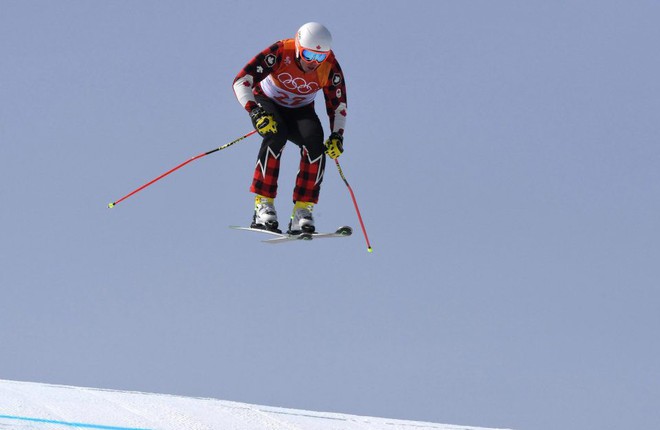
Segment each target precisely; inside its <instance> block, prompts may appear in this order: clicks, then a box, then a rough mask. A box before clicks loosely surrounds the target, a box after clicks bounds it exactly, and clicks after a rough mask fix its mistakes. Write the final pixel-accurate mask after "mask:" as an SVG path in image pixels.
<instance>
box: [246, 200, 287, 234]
mask: <svg viewBox="0 0 660 430" xmlns="http://www.w3.org/2000/svg"><path fill="white" fill-rule="evenodd" d="M278 225H279V223H278V222H277V212H276V211H275V199H273V198H271V197H265V196H261V195H259V194H257V195H256V196H255V197H254V216H253V217H252V224H251V225H250V227H252V228H258V229H260V230H269V231H274V232H275V233H282V230H280V229H278V228H277V227H278Z"/></svg>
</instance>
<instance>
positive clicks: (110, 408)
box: [0, 380, 476, 430]
mask: <svg viewBox="0 0 660 430" xmlns="http://www.w3.org/2000/svg"><path fill="white" fill-rule="evenodd" d="M72 428H79V429H97V430H142V429H154V430H155V429H161V430H209V429H215V430H257V429H259V430H260V429H264V430H302V429H305V430H385V429H387V430H424V429H438V430H476V427H462V426H452V425H444V424H433V423H424V422H415V421H402V420H393V419H385V418H372V417H361V416H354V415H345V414H337V413H324V412H310V411H303V410H295V409H284V408H276V407H267V406H257V405H249V404H245V403H236V402H228V401H222V400H215V399H201V398H189V397H180V396H171V395H163V394H148V393H137V392H125V391H112V390H101V389H93V388H80V387H68V386H58V385H47V384H37V383H29V382H15V381H4V380H0V429H2V430H4V429H11V430H17V429H21V430H22V429H39V430H64V429H72Z"/></svg>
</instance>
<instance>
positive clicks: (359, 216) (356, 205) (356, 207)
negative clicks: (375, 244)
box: [335, 158, 374, 252]
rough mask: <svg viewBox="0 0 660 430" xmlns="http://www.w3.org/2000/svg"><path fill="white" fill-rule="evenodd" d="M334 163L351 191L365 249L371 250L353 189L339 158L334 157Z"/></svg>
mask: <svg viewBox="0 0 660 430" xmlns="http://www.w3.org/2000/svg"><path fill="white" fill-rule="evenodd" d="M335 164H336V165H337V170H339V176H341V179H342V180H343V181H344V183H345V184H346V186H347V187H348V191H349V192H350V193H351V199H353V206H355V212H357V216H358V220H359V221H360V227H362V233H364V240H366V241H367V251H369V252H373V251H374V250H373V248H372V247H371V243H369V236H367V230H366V229H365V228H364V222H362V215H360V208H358V204H357V201H356V200H355V194H354V193H353V189H352V188H351V186H350V185H349V184H348V181H347V180H346V176H344V172H343V171H342V170H341V166H340V165H339V160H337V159H336V158H335Z"/></svg>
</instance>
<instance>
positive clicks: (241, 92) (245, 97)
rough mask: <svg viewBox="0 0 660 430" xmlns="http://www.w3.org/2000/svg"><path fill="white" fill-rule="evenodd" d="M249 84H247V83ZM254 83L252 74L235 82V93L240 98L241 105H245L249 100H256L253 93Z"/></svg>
mask: <svg viewBox="0 0 660 430" xmlns="http://www.w3.org/2000/svg"><path fill="white" fill-rule="evenodd" d="M246 82H247V83H248V84H249V85H245V83H246ZM253 84H254V78H253V77H252V75H245V76H243V77H242V78H240V79H238V80H237V81H236V82H234V94H236V98H237V99H238V101H239V103H240V104H241V106H243V107H245V105H246V104H247V102H250V101H252V102H256V100H255V98H254V94H252V86H253Z"/></svg>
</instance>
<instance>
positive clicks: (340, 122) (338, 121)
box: [332, 103, 346, 132]
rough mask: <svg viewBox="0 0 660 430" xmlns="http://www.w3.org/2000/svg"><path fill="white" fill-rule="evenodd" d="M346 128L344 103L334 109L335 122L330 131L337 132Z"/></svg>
mask: <svg viewBox="0 0 660 430" xmlns="http://www.w3.org/2000/svg"><path fill="white" fill-rule="evenodd" d="M344 128H346V103H339V106H337V109H335V121H334V124H333V127H332V131H337V132H338V131H339V130H342V129H344Z"/></svg>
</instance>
